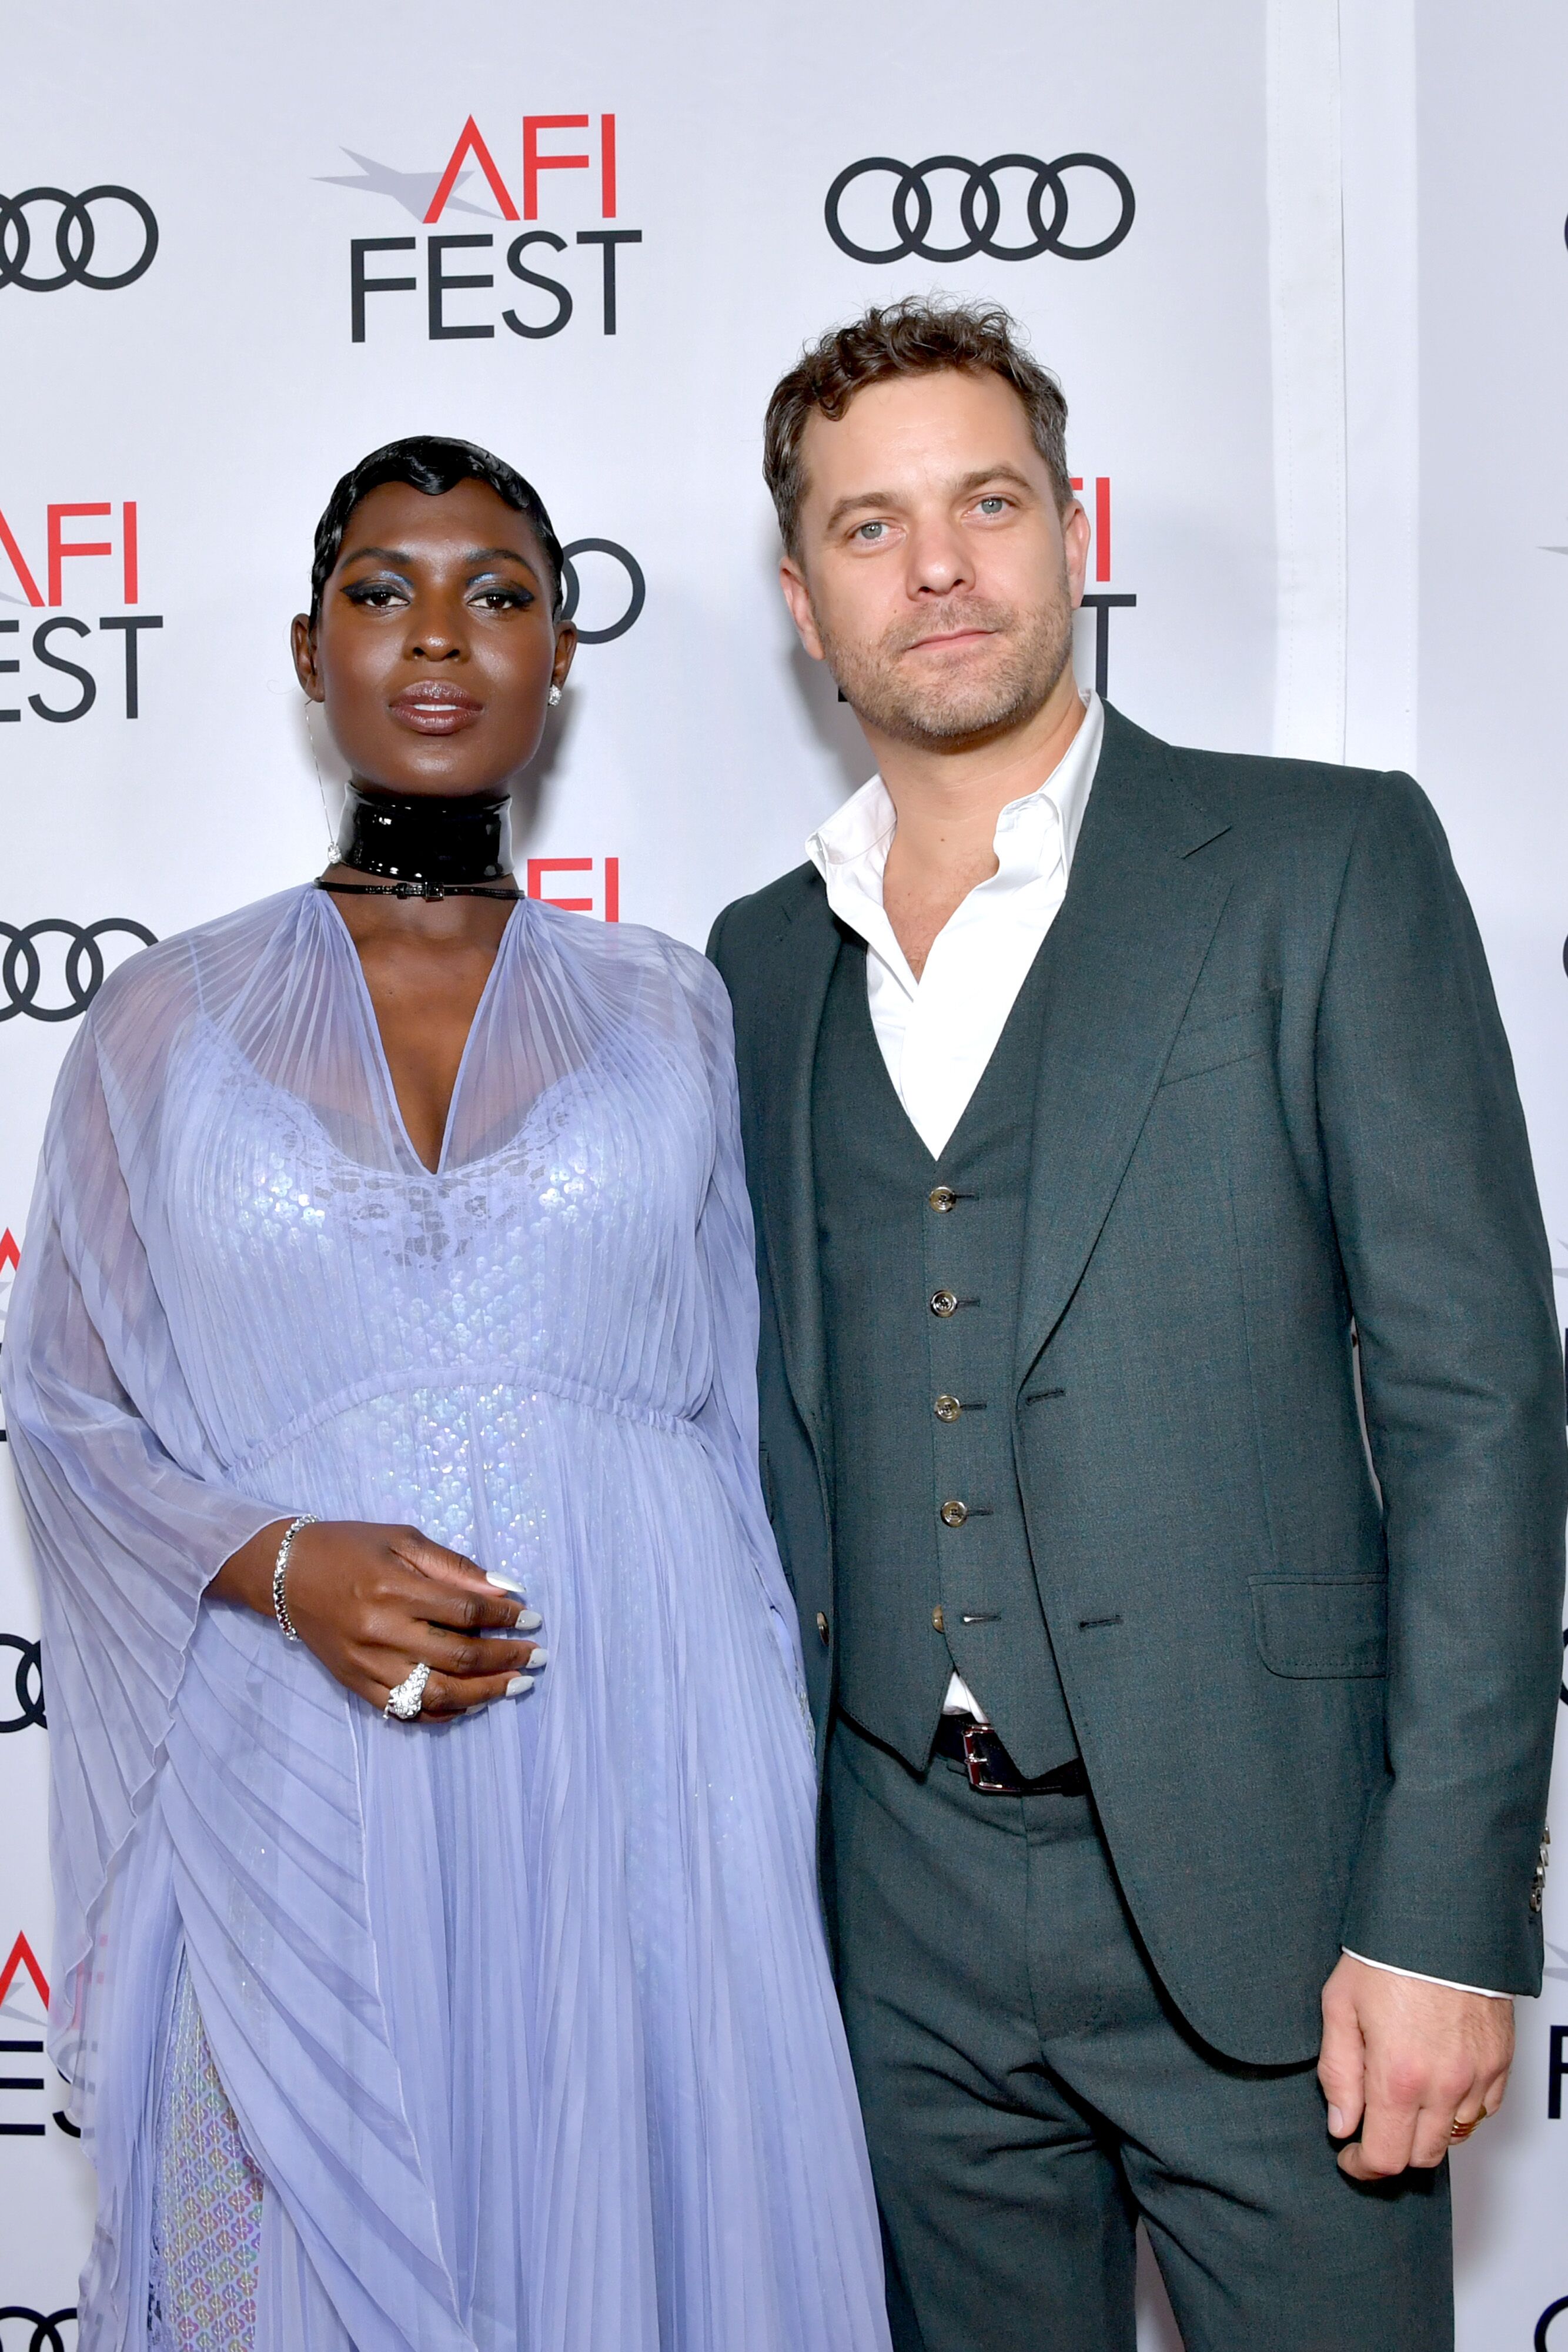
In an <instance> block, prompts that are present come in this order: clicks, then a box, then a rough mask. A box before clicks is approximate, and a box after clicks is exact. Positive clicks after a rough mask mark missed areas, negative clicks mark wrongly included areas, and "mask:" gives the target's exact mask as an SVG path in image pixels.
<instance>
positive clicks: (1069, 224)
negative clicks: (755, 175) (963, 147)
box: [824, 153, 1137, 263]
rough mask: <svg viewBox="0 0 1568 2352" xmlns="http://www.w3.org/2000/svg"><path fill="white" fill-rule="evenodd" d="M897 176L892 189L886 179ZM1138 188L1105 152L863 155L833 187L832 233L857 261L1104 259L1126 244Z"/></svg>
mask: <svg viewBox="0 0 1568 2352" xmlns="http://www.w3.org/2000/svg"><path fill="white" fill-rule="evenodd" d="M889 181H891V182H892V185H891V187H890V186H889V185H888V182H889ZM1136 210H1137V204H1136V200H1135V198H1134V194H1133V184H1132V182H1131V180H1129V179H1128V177H1127V174H1126V173H1125V172H1124V171H1123V169H1122V167H1121V165H1120V164H1119V163H1112V161H1111V159H1110V157H1109V156H1108V155H1091V154H1088V153H1079V154H1072V155H1058V156H1056V157H1055V158H1054V159H1053V160H1052V161H1051V163H1042V162H1041V160H1040V157H1039V156H1038V155H992V156H991V157H990V158H989V159H988V161H987V162H986V163H971V162H970V161H969V158H968V157H967V155H927V156H926V158H925V162H924V163H899V162H898V160H897V158H896V157H894V156H892V155H865V156H862V158H861V160H860V162H859V163H847V164H846V165H845V166H844V169H843V170H842V171H841V173H839V176H838V178H837V179H836V180H835V181H834V182H833V184H832V186H831V188H830V189H829V190H828V196H827V203H826V205H825V207H824V211H825V215H826V219H827V225H828V235H829V236H831V238H832V240H833V243H834V244H835V245H836V246H837V247H838V248H839V251H840V252H841V253H847V254H848V255H849V257H850V259H851V260H852V261H868V262H878V263H880V262H888V261H936V262H943V263H946V262H956V261H973V260H974V259H975V258H976V257H977V256H978V255H980V254H984V255H985V256H986V257H987V259H988V260H990V261H1036V260H1038V259H1039V257H1040V255H1041V254H1043V253H1051V254H1054V255H1055V256H1056V257H1057V259H1058V260H1060V261H1099V260H1100V259H1101V258H1102V257H1103V256H1104V255H1105V254H1107V253H1114V252H1115V250H1116V247H1118V246H1119V245H1121V244H1122V243H1124V240H1125V238H1126V236H1127V235H1128V232H1129V231H1130V230H1131V228H1132V226H1133V216H1134V213H1135V212H1136Z"/></svg>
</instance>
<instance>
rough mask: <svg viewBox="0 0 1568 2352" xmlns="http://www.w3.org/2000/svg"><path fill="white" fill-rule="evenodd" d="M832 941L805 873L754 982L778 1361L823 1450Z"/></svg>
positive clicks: (821, 902)
mask: <svg viewBox="0 0 1568 2352" xmlns="http://www.w3.org/2000/svg"><path fill="white" fill-rule="evenodd" d="M839 947H840V934H839V930H838V927H837V925H836V924H835V922H834V921H833V919H832V916H831V913H830V912H829V909H828V901H827V894H826V892H825V891H824V890H823V889H822V887H821V884H820V883H818V882H817V881H816V880H815V877H812V880H811V882H810V883H809V884H807V885H806V886H805V887H804V889H803V891H802V895H801V898H800V900H799V901H798V902H797V905H796V907H795V908H794V910H793V913H792V914H789V915H786V916H785V918H784V919H783V920H782V921H781V922H780V924H779V932H778V936H777V938H776V940H775V942H774V950H773V952H774V959H775V961H774V969H773V971H772V973H771V974H770V975H769V977H768V981H767V982H765V983H764V985H765V986H766V989H767V993H768V1001H769V1003H770V1004H771V1006H772V1008H773V1018H772V1022H771V1024H770V1025H771V1032H772V1034H771V1038H770V1040H769V1044H768V1049H767V1053H766V1071H765V1075H764V1081H763V1082H764V1084H765V1086H766V1087H767V1090H768V1119H767V1134H768V1149H767V1151H766V1153H765V1155H764V1164H763V1180H762V1224H763V1238H764V1243H765V1245H766V1248H767V1251H768V1270H769V1273H770V1274H771V1276H772V1279H773V1295H774V1298H775V1301H776V1303H777V1306H778V1309H779V1338H780V1341H781V1344H782V1347H783V1352H784V1369H785V1371H786V1373H787V1374H788V1377H789V1388H790V1392H791V1394H792V1395H793V1397H794V1399H795V1404H796V1409H797V1411H798V1412H800V1418H801V1420H802V1421H803V1422H804V1423H805V1424H806V1427H807V1429H808V1430H809V1431H810V1434H811V1437H812V1440H813V1442H814V1443H815V1444H816V1446H817V1449H818V1453H819V1455H820V1456H822V1457H823V1458H824V1459H825V1454H826V1440H825V1425H824V1424H825V1414H824V1391H825V1389H826V1384H827V1351H826V1343H825V1339H824V1337H823V1328H822V1283H821V1266H820V1263H819V1260H818V1255H817V1185H816V1171H815V1168H814V1166H813V1159H812V1150H811V1076H812V1069H813V1066H814V1065H815V1061H816V1055H817V1034H818V1031H819V1030H820V1029H821V1025H822V1008H823V1006H824V1004H825V1003H826V1002H827V994H828V983H829V982H830V981H831V978H832V974H833V966H834V964H835V963H836V962H837V961H838V955H839Z"/></svg>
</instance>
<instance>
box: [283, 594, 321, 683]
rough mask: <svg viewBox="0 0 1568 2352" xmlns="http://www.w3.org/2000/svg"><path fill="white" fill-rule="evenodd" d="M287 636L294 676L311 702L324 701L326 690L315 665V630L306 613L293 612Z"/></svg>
mask: <svg viewBox="0 0 1568 2352" xmlns="http://www.w3.org/2000/svg"><path fill="white" fill-rule="evenodd" d="M288 638H289V643H290V645H291V646H292V647H293V649H294V675H295V677H297V678H298V680H299V683H300V685H301V686H302V687H303V688H304V689H305V691H306V693H307V694H308V696H309V698H310V699H311V701H312V702H325V701H326V699H327V691H326V688H324V687H323V685H322V683H321V678H320V673H319V671H318V669H317V667H316V632H315V630H314V629H313V628H312V627H311V625H310V622H309V618H308V615H307V614H304V613H296V614H295V615H294V618H293V620H292V621H291V622H290V624H289V627H288Z"/></svg>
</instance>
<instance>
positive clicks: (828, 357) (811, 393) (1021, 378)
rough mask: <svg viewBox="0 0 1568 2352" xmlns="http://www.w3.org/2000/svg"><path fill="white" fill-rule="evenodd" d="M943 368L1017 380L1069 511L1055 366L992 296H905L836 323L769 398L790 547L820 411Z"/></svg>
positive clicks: (771, 479)
mask: <svg viewBox="0 0 1568 2352" xmlns="http://www.w3.org/2000/svg"><path fill="white" fill-rule="evenodd" d="M944 368H958V369H962V370H964V371H966V372H967V373H970V374H979V373H982V372H987V371H988V372H989V373H991V374H992V375H999V376H1000V377H1001V379H1002V381H1003V383H1010V384H1011V386H1012V388H1013V390H1014V391H1015V392H1016V393H1017V394H1018V396H1019V399H1020V400H1021V401H1022V403H1023V404H1024V412H1025V414H1026V415H1027V416H1028V418H1029V425H1030V433H1031V435H1032V436H1033V438H1034V446H1035V447H1036V448H1037V449H1038V450H1039V451H1040V456H1041V457H1043V458H1044V459H1045V462H1046V465H1047V466H1048V467H1049V468H1050V471H1051V481H1052V483H1053V484H1054V486H1055V489H1056V497H1057V503H1058V505H1059V506H1060V507H1061V509H1062V510H1063V512H1065V511H1066V509H1068V508H1069V507H1070V506H1071V503H1072V497H1073V492H1072V483H1071V478H1070V477H1069V475H1068V471H1067V403H1066V401H1065V400H1064V399H1063V398H1062V396H1061V385H1060V384H1059V383H1057V381H1056V378H1055V377H1054V376H1053V375H1052V374H1051V372H1050V370H1049V369H1048V368H1043V367H1041V366H1040V362H1039V361H1038V360H1034V359H1031V358H1030V355H1029V353H1028V352H1027V351H1026V350H1025V349H1024V347H1023V341H1022V338H1021V336H1020V334H1019V329H1018V327H1017V326H1016V325H1015V323H1014V321H1013V320H1012V319H1011V318H1010V317H1009V314H1008V312H1007V311H1006V310H1003V309H1002V308H1001V307H1000V305H999V304H998V303H995V302H962V301H956V300H955V301H944V300H942V299H940V298H938V297H932V296H926V297H924V298H923V297H921V296H919V295H915V294H911V295H906V296H905V297H904V300H903V301H901V302H890V303H888V304H887V306H886V307H885V308H883V309H873V310H867V311H866V312H865V313H864V314H863V316H862V317H861V318H859V319H854V320H852V321H851V322H850V324H849V325H848V326H847V327H834V328H832V329H831V331H829V332H828V333H827V334H825V335H823V336H822V337H821V339H820V340H819V341H817V342H814V343H810V344H808V345H807V347H806V349H805V350H804V351H803V352H801V354H800V362H799V364H798V365H797V366H795V367H792V368H791V369H790V371H789V374H788V375H786V376H782V377H780V379H779V383H777V384H776V385H775V386H774V390H773V397H772V399H771V400H770V401H769V402H768V421H767V424H766V425H765V427H764V431H763V445H762V472H763V477H764V478H765V479H766V481H767V484H768V489H769V490H770V491H771V493H772V496H773V504H774V507H775V509H776V510H777V512H778V516H779V531H780V533H781V535H782V537H783V541H784V544H785V547H786V548H787V549H788V550H789V553H790V554H791V555H795V554H798V552H799V544H798V542H799V537H800V505H801V501H802V499H804V497H805V494H806V473H805V467H804V466H803V465H802V463H801V459H800V442H801V437H802V436H803V435H804V433H805V429H806V420H807V418H808V417H809V416H810V415H811V413H812V411H813V410H817V411H820V413H821V415H823V416H825V417H827V418H829V419H830V420H831V421H832V422H835V423H836V422H837V420H838V418H840V417H841V415H843V413H844V411H845V409H846V408H848V406H849V404H850V403H851V401H852V399H853V398H854V396H855V394H856V393H857V392H863V391H864V389H865V387H866V385H867V384H868V383H888V382H889V381H890V380H891V379H892V378H893V377H894V376H908V375H936V373H939V372H940V371H941V370H942V369H944Z"/></svg>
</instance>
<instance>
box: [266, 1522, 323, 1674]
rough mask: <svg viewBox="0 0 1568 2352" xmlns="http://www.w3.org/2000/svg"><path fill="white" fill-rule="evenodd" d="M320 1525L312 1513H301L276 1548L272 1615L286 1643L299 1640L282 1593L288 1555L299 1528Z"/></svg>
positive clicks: (292, 1547)
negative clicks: (280, 1628)
mask: <svg viewBox="0 0 1568 2352" xmlns="http://www.w3.org/2000/svg"><path fill="white" fill-rule="evenodd" d="M320 1524H321V1523H320V1521H319V1519H318V1517H316V1514H315V1512H314V1511H305V1512H302V1513H301V1515H300V1517H298V1518H297V1519H296V1520H294V1521H293V1523H292V1525H291V1526H290V1527H289V1528H288V1529H287V1532H286V1534H285V1536H284V1538H283V1541H282V1542H281V1543H280V1544H279V1545H278V1547H277V1562H276V1564H275V1566H274V1568H273V1571H272V1613H273V1615H274V1616H275V1617H276V1618H277V1622H278V1624H279V1625H280V1626H281V1627H282V1629H283V1638H284V1640H285V1641H286V1642H298V1639H299V1628H298V1625H297V1624H296V1623H295V1622H294V1620H293V1618H292V1617H291V1616H290V1615H289V1613H288V1602H287V1599H286V1598H285V1596H284V1591H283V1580H284V1578H285V1577H286V1576H287V1573H288V1555H289V1553H290V1552H291V1551H292V1550H293V1549H294V1538H295V1537H296V1536H297V1535H298V1533H299V1530H300V1528H315V1527H319V1526H320Z"/></svg>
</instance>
